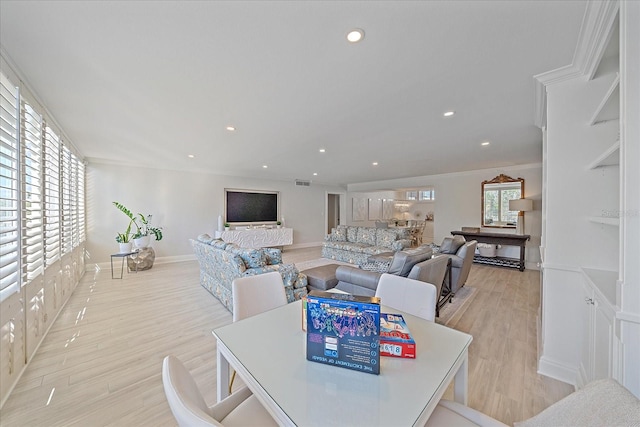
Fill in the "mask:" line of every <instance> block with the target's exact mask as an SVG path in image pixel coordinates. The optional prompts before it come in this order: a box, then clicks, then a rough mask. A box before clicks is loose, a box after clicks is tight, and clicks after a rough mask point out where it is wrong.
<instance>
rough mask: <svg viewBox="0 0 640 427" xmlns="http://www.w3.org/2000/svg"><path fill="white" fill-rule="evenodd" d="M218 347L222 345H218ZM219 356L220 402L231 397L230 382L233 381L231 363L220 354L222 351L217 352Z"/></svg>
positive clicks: (218, 385) (218, 384)
mask: <svg viewBox="0 0 640 427" xmlns="http://www.w3.org/2000/svg"><path fill="white" fill-rule="evenodd" d="M218 345H220V344H219V343H218ZM216 354H217V365H218V366H217V371H218V372H217V380H216V381H217V382H218V383H217V384H216V385H217V389H218V402H220V401H221V400H222V399H224V398H226V397H228V396H229V381H230V379H231V376H230V369H229V362H228V361H227V359H225V358H224V356H223V355H222V354H221V353H220V350H216Z"/></svg>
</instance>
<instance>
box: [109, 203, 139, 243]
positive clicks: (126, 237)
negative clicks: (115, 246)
mask: <svg viewBox="0 0 640 427" xmlns="http://www.w3.org/2000/svg"><path fill="white" fill-rule="evenodd" d="M113 204H114V205H115V207H116V208H118V209H119V210H120V211H121V212H122V213H124V214H125V215H126V216H127V217H128V218H129V224H128V225H127V229H126V231H125V232H124V233H118V234H117V235H116V242H118V243H129V242H130V241H131V226H132V225H133V224H134V223H135V221H136V220H135V217H134V216H133V214H132V213H131V211H130V210H129V209H127V208H125V207H124V206H123V205H122V204H120V203H118V202H113ZM136 226H137V225H136Z"/></svg>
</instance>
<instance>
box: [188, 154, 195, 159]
mask: <svg viewBox="0 0 640 427" xmlns="http://www.w3.org/2000/svg"><path fill="white" fill-rule="evenodd" d="M187 157H188V158H190V159H193V158H194V157H195V156H194V155H193V154H189V155H187Z"/></svg>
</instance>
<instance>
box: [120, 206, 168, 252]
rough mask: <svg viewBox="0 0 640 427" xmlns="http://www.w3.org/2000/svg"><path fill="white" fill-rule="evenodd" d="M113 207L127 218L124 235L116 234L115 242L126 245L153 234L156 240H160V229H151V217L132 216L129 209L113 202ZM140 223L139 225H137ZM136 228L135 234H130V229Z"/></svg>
mask: <svg viewBox="0 0 640 427" xmlns="http://www.w3.org/2000/svg"><path fill="white" fill-rule="evenodd" d="M113 205H114V206H115V207H116V208H117V209H118V210H119V211H120V212H122V213H123V214H125V215H126V216H127V218H129V225H128V226H127V230H126V231H125V232H124V233H118V235H117V236H116V242H118V243H128V242H129V241H130V240H131V239H138V238H140V237H144V236H150V235H152V234H153V236H154V237H155V239H156V240H162V237H163V236H162V227H153V226H152V225H151V217H152V216H151V215H147V216H144V215H142V214H141V213H139V214H136V215H134V214H133V212H131V211H130V210H129V209H127V208H126V207H125V206H124V205H123V204H122V203H119V202H113ZM138 221H140V224H138ZM133 225H135V226H136V232H135V233H133V234H132V233H131V227H132V226H133Z"/></svg>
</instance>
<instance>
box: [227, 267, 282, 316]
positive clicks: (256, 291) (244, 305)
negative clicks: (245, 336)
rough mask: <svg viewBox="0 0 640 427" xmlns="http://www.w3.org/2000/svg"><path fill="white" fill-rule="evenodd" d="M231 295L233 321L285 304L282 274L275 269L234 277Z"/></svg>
mask: <svg viewBox="0 0 640 427" xmlns="http://www.w3.org/2000/svg"><path fill="white" fill-rule="evenodd" d="M231 295H232V298H233V321H234V322H237V321H238V320H242V319H245V318H247V317H251V316H255V315H256V314H260V313H263V312H265V311H268V310H272V309H274V308H277V307H280V306H283V305H286V304H287V295H286V294H285V292H284V283H283V282H282V276H281V275H280V273H278V272H277V271H272V272H270V273H264V274H258V275H256V276H246V277H239V278H237V279H234V280H233V282H232V283H231Z"/></svg>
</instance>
